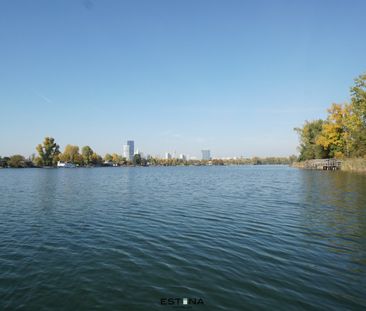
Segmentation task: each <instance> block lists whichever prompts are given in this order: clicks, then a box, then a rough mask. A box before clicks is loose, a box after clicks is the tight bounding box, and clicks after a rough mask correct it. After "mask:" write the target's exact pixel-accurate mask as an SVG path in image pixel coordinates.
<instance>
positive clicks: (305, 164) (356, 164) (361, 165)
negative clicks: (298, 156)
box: [290, 158, 366, 174]
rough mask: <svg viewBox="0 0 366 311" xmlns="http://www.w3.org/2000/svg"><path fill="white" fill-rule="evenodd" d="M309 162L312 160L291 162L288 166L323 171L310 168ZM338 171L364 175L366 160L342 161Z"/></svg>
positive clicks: (350, 159)
mask: <svg viewBox="0 0 366 311" xmlns="http://www.w3.org/2000/svg"><path fill="white" fill-rule="evenodd" d="M310 161H312V160H305V161H301V162H293V163H292V164H291V165H290V166H291V167H294V168H299V169H304V170H323V169H322V168H311V167H310V166H311V165H310V164H309V163H310ZM337 170H338V169H337ZM339 171H342V172H353V173H363V174H366V158H349V159H342V160H341V165H340V168H339Z"/></svg>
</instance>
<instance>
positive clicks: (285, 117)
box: [0, 0, 366, 157]
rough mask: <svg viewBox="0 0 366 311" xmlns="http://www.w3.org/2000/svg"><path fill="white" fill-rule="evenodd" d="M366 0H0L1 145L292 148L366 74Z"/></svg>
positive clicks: (227, 151)
mask: <svg viewBox="0 0 366 311" xmlns="http://www.w3.org/2000/svg"><path fill="white" fill-rule="evenodd" d="M365 11H366V1H362V0H360V1H344V0H342V1H337V0H329V1H326V0H322V1H318V0H306V1H305V0H304V1H300V0H288V1H280V0H272V1H270V0H268V1H264V0H262V1H261V0H259V1H258V0H252V1H244V0H239V1H234V0H229V1H224V0H221V1H217V0H207V1H203V0H185V1H172V0H166V1H158V0H154V1H151V0H147V1H108V0H106V1H75V0H73V1H71V0H70V1H48V0H45V1H38V0H34V1H18V0H8V1H7V0H0V108H1V110H0V111H1V112H0V133H1V136H0V155H10V154H15V153H21V154H24V155H30V154H31V153H34V152H35V146H36V144H38V143H40V142H41V141H42V140H43V138H44V137H45V136H53V137H55V139H56V141H57V142H58V143H59V144H60V146H61V148H63V147H64V146H65V145H66V144H67V143H71V144H75V145H79V146H83V145H90V146H91V147H92V148H93V149H94V150H96V151H97V152H98V153H100V154H102V155H103V154H105V153H106V152H118V153H121V152H122V144H123V143H124V142H125V141H126V140H127V139H134V140H135V144H136V146H137V147H138V148H139V149H140V150H142V151H144V152H147V153H150V154H153V155H155V154H163V153H165V152H167V151H170V152H173V151H176V152H177V153H178V154H179V153H185V154H190V155H196V156H198V155H199V154H200V150H201V149H206V148H208V149H211V152H212V154H213V156H219V157H221V156H240V155H243V156H254V155H258V156H270V155H275V156H287V155H290V154H293V153H296V146H297V144H298V142H297V136H296V133H295V132H294V131H293V128H294V127H296V126H299V125H301V124H302V123H303V122H304V120H306V119H308V120H310V119H315V118H318V117H325V113H326V108H327V107H328V106H329V105H330V104H331V103H332V102H345V101H347V100H348V99H349V88H350V86H351V85H352V83H353V79H354V78H355V77H357V76H358V75H359V74H361V73H363V72H365V71H366V62H365V55H366V40H365V33H366V32H365V25H364V12H365Z"/></svg>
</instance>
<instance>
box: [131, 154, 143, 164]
mask: <svg viewBox="0 0 366 311" xmlns="http://www.w3.org/2000/svg"><path fill="white" fill-rule="evenodd" d="M132 163H133V165H141V155H140V154H135V155H134V156H133V160H132Z"/></svg>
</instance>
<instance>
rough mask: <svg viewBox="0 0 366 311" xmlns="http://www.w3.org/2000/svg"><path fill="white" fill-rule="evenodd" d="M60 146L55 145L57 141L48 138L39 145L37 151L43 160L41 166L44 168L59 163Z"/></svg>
mask: <svg viewBox="0 0 366 311" xmlns="http://www.w3.org/2000/svg"><path fill="white" fill-rule="evenodd" d="M59 148H60V147H59V145H57V144H56V143H55V139H54V138H52V137H46V138H45V139H44V141H43V144H39V145H38V146H37V147H36V150H37V152H38V154H39V157H40V159H41V161H39V162H40V164H41V165H44V166H52V165H55V164H56V163H57V160H58V155H59V153H60V151H59Z"/></svg>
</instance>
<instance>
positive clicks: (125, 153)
mask: <svg viewBox="0 0 366 311" xmlns="http://www.w3.org/2000/svg"><path fill="white" fill-rule="evenodd" d="M123 157H124V158H126V160H127V161H131V160H130V146H129V145H123Z"/></svg>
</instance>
